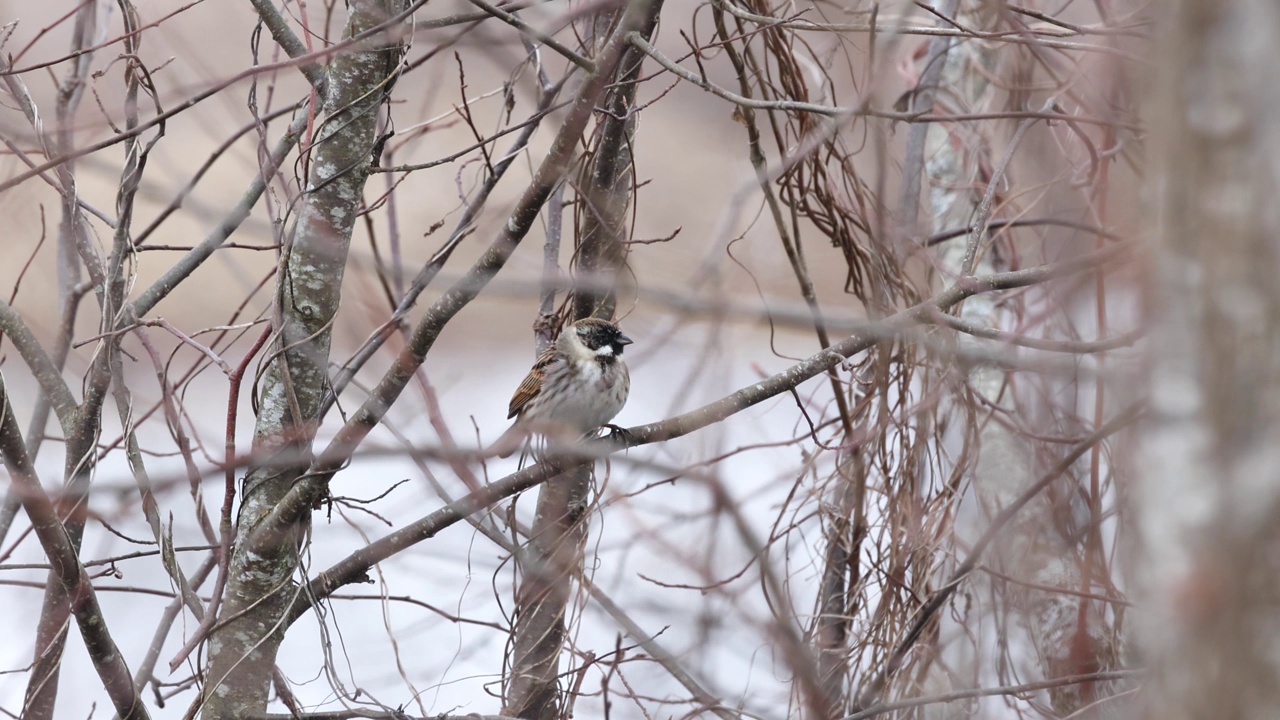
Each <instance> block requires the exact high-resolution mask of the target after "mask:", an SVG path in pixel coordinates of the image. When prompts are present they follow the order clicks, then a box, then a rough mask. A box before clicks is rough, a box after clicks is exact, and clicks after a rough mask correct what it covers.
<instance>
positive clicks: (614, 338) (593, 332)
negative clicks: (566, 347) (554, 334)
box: [560, 318, 632, 358]
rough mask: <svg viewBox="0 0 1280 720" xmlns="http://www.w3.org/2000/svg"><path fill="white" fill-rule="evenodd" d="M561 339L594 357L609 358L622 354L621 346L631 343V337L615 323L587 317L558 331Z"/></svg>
mask: <svg viewBox="0 0 1280 720" xmlns="http://www.w3.org/2000/svg"><path fill="white" fill-rule="evenodd" d="M560 337H561V339H562V340H563V341H565V342H568V343H572V344H573V345H575V346H577V347H576V348H575V349H577V350H578V351H579V352H581V351H582V350H585V351H586V352H587V353H590V354H591V355H593V356H594V357H596V358H611V357H618V356H620V355H622V348H624V347H625V346H627V345H630V344H631V343H632V340H631V338H629V337H627V336H626V335H623V334H622V331H621V330H619V329H618V326H617V325H614V324H613V323H611V322H608V321H605V320H597V319H596V318H587V319H585V320H579V321H577V322H575V323H572V324H570V325H569V327H566V328H565V329H564V332H562V333H560Z"/></svg>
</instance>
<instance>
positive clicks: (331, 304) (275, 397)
mask: <svg viewBox="0 0 1280 720" xmlns="http://www.w3.org/2000/svg"><path fill="white" fill-rule="evenodd" d="M403 7H404V4H403V2H401V0H352V2H350V3H348V11H349V17H348V23H347V27H346V30H345V32H344V38H351V37H354V36H357V35H359V34H361V33H363V32H366V31H368V30H370V29H372V28H374V27H376V26H378V25H379V24H381V23H383V22H385V21H386V20H387V19H388V18H390V17H393V16H395V15H396V14H397V13H399V12H400V11H401V10H402V9H403ZM395 31H396V28H394V27H393V28H390V29H389V32H390V33H391V35H390V36H378V35H375V36H374V37H372V38H370V39H368V40H366V41H364V42H362V43H359V44H356V45H354V46H352V47H351V48H350V49H348V50H347V51H344V52H342V53H340V54H339V55H337V56H336V57H335V58H334V60H333V62H332V63H331V64H330V66H329V69H328V84H327V86H326V95H325V99H324V106H323V109H324V113H323V115H322V119H319V120H317V127H316V132H315V138H316V141H315V144H314V149H313V151H312V153H311V156H310V170H309V173H308V176H307V184H306V188H305V192H304V195H303V197H302V199H301V201H300V202H299V203H298V206H297V211H296V214H297V219H296V221H295V224H294V226H293V230H292V232H291V233H290V234H289V236H288V238H287V242H286V246H285V252H284V255H283V256H282V259H281V267H280V274H279V277H278V281H277V296H276V297H277V300H276V313H275V319H274V320H275V323H276V325H275V327H276V333H277V337H276V340H275V342H274V344H273V353H272V355H271V361H270V363H269V365H268V367H267V370H266V372H265V374H264V376H263V379H262V381H261V388H262V390H261V394H260V396H259V409H258V418H257V425H256V429H255V433H254V457H255V459H256V460H255V465H254V467H252V468H251V469H250V471H249V473H248V475H247V476H246V477H245V479H244V484H243V500H242V504H241V506H240V510H239V515H238V522H237V537H238V540H237V542H236V544H235V546H234V550H233V552H232V556H231V560H230V569H229V572H228V575H227V583H226V590H225V596H224V599H223V605H222V611H221V613H220V617H221V618H223V620H222V623H223V624H221V625H220V627H219V628H218V629H217V630H216V631H215V632H214V633H213V634H212V636H211V638H210V642H209V665H208V668H207V670H206V673H205V683H206V684H205V690H204V696H203V702H204V708H203V716H204V717H205V718H237V717H247V716H250V715H253V714H255V713H262V712H263V711H265V709H266V705H267V693H268V686H269V683H270V678H271V675H272V668H273V667H274V665H275V656H276V651H277V649H278V647H279V645H280V641H281V640H282V639H283V637H284V630H285V628H286V627H287V623H286V622H285V620H284V618H285V612H286V609H287V608H288V607H289V605H290V603H291V602H292V600H293V596H294V595H295V594H296V593H297V592H298V586H297V584H296V582H295V580H294V578H293V574H294V570H295V569H296V567H297V560H298V556H297V553H298V547H299V543H300V541H301V540H302V535H303V533H304V532H305V529H306V528H305V523H298V524H297V525H295V526H293V527H292V528H290V529H289V530H288V531H286V532H271V533H262V532H257V529H258V526H259V525H260V524H261V523H262V521H263V519H264V518H265V517H267V515H268V514H269V513H270V512H271V510H272V508H274V507H275V504H276V503H277V502H279V501H280V499H281V498H283V497H284V495H285V494H286V493H287V492H288V490H289V489H290V487H292V486H293V484H294V482H295V481H296V480H297V478H298V476H299V475H300V474H301V472H302V471H303V469H305V467H306V461H305V458H306V457H307V455H308V454H309V453H310V448H311V442H312V440H313V438H314V437H315V432H316V425H317V423H318V421H319V410H320V407H321V403H322V401H323V398H324V393H325V391H326V390H327V389H328V369H327V368H328V359H329V346H330V340H331V336H332V323H333V318H334V316H335V315H336V314H337V311H338V306H339V303H340V302H341V299H342V294H341V287H342V275H343V269H344V267H345V266H346V261H347V251H348V248H349V246H350V242H351V231H352V227H353V226H354V223H355V220H356V213H357V211H358V210H359V207H360V202H361V196H362V193H363V190H364V185H365V181H366V179H367V177H368V173H369V165H370V162H371V159H372V156H373V148H374V145H375V142H376V140H377V115H378V109H379V107H380V105H381V104H382V102H383V100H384V98H385V97H386V95H387V93H388V92H389V90H390V87H391V84H392V81H393V79H394V77H395V71H396V68H397V64H398V62H399V58H400V48H399V45H398V41H397V40H396V38H397V37H398V35H397V34H396V33H395Z"/></svg>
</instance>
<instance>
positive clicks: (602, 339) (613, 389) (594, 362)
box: [490, 318, 632, 457]
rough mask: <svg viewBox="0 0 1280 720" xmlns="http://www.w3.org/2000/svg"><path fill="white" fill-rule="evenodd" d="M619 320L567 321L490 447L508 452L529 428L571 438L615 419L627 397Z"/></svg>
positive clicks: (623, 337) (499, 452) (526, 381)
mask: <svg viewBox="0 0 1280 720" xmlns="http://www.w3.org/2000/svg"><path fill="white" fill-rule="evenodd" d="M631 343H632V340H631V338H629V337H627V336H626V335H623V334H622V331H621V330H619V329H618V326H617V325H614V324H613V323H611V322H606V321H604V320H597V319H596V318H587V319H585V320H579V321H577V322H575V323H572V324H570V325H569V326H568V327H566V328H565V329H564V330H563V331H561V333H560V336H559V337H557V338H556V341H555V342H554V343H552V345H551V347H549V348H547V350H546V351H545V352H543V353H542V355H541V356H540V357H539V358H538V360H537V362H535V363H534V364H533V369H531V370H530V371H529V375H528V377H526V378H525V379H524V382H522V383H520V387H518V388H516V393H515V395H513V396H512V397H511V404H510V405H509V406H508V407H507V417H508V418H515V419H516V421H515V423H514V424H513V425H512V426H511V428H510V429H508V430H507V431H506V432H505V433H503V434H502V437H499V438H498V440H497V441H496V442H494V444H493V445H492V446H490V452H492V453H493V454H496V455H498V456H499V457H509V456H510V455H511V454H512V453H514V452H515V451H516V450H517V449H518V448H519V447H520V445H521V443H522V442H523V441H524V439H525V438H527V437H529V436H530V435H532V434H535V433H536V434H539V435H542V436H543V437H546V438H548V439H551V440H554V441H556V442H560V443H573V442H576V441H578V440H580V439H581V438H583V437H585V436H586V435H588V434H590V433H593V432H595V431H596V430H597V429H599V428H600V427H602V426H603V425H604V424H605V423H607V422H609V421H610V420H612V419H613V417H614V416H615V415H617V414H618V412H619V411H620V410H622V406H623V405H624V404H626V402H627V393H628V391H630V389H631V376H630V374H628V372H627V365H626V363H624V362H622V348H624V347H626V346H627V345H630V344H631Z"/></svg>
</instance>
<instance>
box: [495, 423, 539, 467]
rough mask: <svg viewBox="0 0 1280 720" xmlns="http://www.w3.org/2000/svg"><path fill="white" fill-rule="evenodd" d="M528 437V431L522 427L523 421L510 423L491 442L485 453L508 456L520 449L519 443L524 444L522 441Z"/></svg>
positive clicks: (501, 456)
mask: <svg viewBox="0 0 1280 720" xmlns="http://www.w3.org/2000/svg"><path fill="white" fill-rule="evenodd" d="M528 437H529V433H528V431H527V430H525V428H524V427H523V423H520V422H515V423H512V424H511V427H509V428H507V431H506V432H504V433H502V435H500V436H499V437H498V439H497V440H494V441H493V444H492V445H490V446H489V448H488V449H487V450H486V451H485V455H489V456H490V457H493V456H497V457H500V458H509V457H511V456H512V455H513V454H515V451H517V450H519V449H520V446H521V445H524V441H525V440H526V439H528Z"/></svg>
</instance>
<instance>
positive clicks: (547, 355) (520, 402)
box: [507, 351, 555, 419]
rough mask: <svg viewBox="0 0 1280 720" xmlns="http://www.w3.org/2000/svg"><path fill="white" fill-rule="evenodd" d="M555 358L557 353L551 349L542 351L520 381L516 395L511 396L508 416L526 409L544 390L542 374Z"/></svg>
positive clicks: (515, 414)
mask: <svg viewBox="0 0 1280 720" xmlns="http://www.w3.org/2000/svg"><path fill="white" fill-rule="evenodd" d="M553 359H555V354H554V353H553V352H551V351H547V352H544V353H542V355H541V356H540V357H539V358H538V361H537V362H535V363H534V364H533V369H531V370H530V371H529V374H528V375H526V376H525V378H524V382H522V383H520V387H518V388H516V393H515V395H512V396H511V403H510V404H508V405H507V418H508V419H510V418H513V417H515V416H517V415H519V414H520V413H521V411H523V410H524V408H525V406H526V405H528V404H529V401H531V400H533V399H534V398H535V397H537V396H538V393H539V392H541V390H542V374H543V372H544V371H545V370H546V367H547V366H548V365H550V364H551V361H552V360H553Z"/></svg>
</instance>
